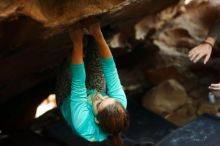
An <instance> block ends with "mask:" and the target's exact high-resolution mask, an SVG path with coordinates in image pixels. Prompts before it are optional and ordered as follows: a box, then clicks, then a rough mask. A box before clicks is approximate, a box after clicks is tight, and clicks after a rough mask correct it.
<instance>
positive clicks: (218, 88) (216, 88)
mask: <svg viewBox="0 0 220 146" xmlns="http://www.w3.org/2000/svg"><path fill="white" fill-rule="evenodd" d="M209 89H212V90H220V87H211V86H209Z"/></svg>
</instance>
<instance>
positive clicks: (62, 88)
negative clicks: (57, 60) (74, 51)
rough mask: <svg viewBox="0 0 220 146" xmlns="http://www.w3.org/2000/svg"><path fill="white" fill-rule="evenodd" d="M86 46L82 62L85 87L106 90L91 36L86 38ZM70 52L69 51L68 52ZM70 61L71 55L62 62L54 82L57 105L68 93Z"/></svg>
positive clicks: (100, 90)
mask: <svg viewBox="0 0 220 146" xmlns="http://www.w3.org/2000/svg"><path fill="white" fill-rule="evenodd" d="M86 41H87V45H86V46H87V47H85V49H84V52H85V53H84V56H85V57H84V63H85V70H86V88H87V89H96V90H97V91H98V92H100V93H102V92H105V90H106V82H105V79H104V75H103V73H102V68H101V63H100V57H99V56H98V51H97V45H96V43H95V40H94V39H93V38H87V40H86ZM70 54H71V53H70ZM70 62H71V56H69V57H67V58H66V59H65V61H64V62H63V65H62V67H61V70H60V73H59V75H58V77H57V83H56V102H57V105H58V107H59V106H60V105H61V104H62V101H63V100H64V98H66V97H67V96H68V95H69V94H70V83H71V74H70Z"/></svg>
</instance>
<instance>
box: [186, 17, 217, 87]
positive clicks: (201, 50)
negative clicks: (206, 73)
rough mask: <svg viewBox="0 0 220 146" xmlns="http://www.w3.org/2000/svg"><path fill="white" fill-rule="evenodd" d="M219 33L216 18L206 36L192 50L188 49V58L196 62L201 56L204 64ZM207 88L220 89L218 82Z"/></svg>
mask: <svg viewBox="0 0 220 146" xmlns="http://www.w3.org/2000/svg"><path fill="white" fill-rule="evenodd" d="M219 34H220V19H218V20H217V21H216V22H215V23H214V25H213V26H212V27H211V29H210V30H209V33H208V36H207V38H206V39H205V41H203V42H202V43H201V44H199V45H198V46H196V47H194V48H193V49H192V50H190V51H189V54H188V56H189V58H190V60H191V61H193V62H194V63H196V62H197V61H198V60H200V59H201V58H204V62H203V63H204V64H206V63H207V62H208V60H209V58H210V56H211V53H212V49H213V47H214V44H215V42H216V40H217V39H218V36H219ZM209 89H212V90H220V83H217V84H211V85H210V86H209Z"/></svg>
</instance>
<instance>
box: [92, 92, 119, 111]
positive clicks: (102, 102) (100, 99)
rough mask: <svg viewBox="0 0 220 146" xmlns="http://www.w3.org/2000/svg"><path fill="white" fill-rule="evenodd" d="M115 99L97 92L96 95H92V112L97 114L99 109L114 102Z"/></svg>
mask: <svg viewBox="0 0 220 146" xmlns="http://www.w3.org/2000/svg"><path fill="white" fill-rule="evenodd" d="M114 103H115V100H114V99H113V98H110V97H108V96H102V95H101V94H97V95H96V97H94V100H93V111H94V114H95V115H97V113H98V112H99V111H101V110H102V109H104V108H105V107H107V106H108V105H110V104H114Z"/></svg>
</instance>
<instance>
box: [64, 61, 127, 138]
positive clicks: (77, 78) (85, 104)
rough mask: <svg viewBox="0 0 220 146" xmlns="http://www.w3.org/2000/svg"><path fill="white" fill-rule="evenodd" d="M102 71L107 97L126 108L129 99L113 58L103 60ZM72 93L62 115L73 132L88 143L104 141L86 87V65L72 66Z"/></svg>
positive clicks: (103, 135)
mask: <svg viewBox="0 0 220 146" xmlns="http://www.w3.org/2000/svg"><path fill="white" fill-rule="evenodd" d="M101 65H102V71H103V74H104V76H105V80H106V84H107V93H106V94H107V95H108V96H109V97H111V98H114V99H115V100H116V101H118V102H120V103H121V104H122V105H123V106H124V107H125V108H126V107H127V99H126V95H125V93H124V90H123V88H122V85H121V83H120V80H119V76H118V72H117V69H116V66H115V62H114V59H113V58H112V57H110V58H107V59H102V60H101ZM71 75H72V80H71V93H70V95H69V96H68V97H67V98H65V100H64V101H63V103H62V105H61V113H62V115H63V117H64V119H65V120H66V122H67V123H68V125H69V126H70V127H71V128H72V130H73V132H74V133H75V134H77V135H78V136H81V137H83V138H84V139H86V140H88V141H91V142H93V141H103V140H105V139H106V138H107V136H108V134H106V133H104V132H103V131H102V130H101V129H100V128H99V126H98V125H97V124H96V122H95V116H94V113H93V108H92V104H91V100H89V98H88V95H87V89H86V86H85V80H86V74H85V68H84V64H71Z"/></svg>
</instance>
